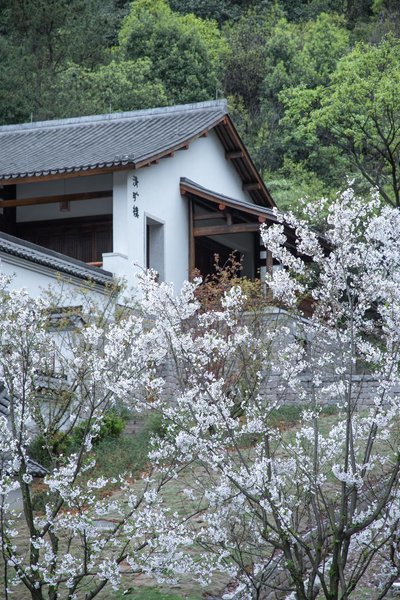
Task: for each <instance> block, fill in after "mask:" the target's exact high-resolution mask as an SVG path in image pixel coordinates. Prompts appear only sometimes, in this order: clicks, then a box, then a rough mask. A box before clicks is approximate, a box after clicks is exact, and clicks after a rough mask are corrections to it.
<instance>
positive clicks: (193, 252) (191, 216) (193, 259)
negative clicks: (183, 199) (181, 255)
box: [189, 198, 196, 279]
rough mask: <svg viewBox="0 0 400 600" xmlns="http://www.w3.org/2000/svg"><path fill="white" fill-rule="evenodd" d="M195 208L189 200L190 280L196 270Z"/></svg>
mask: <svg viewBox="0 0 400 600" xmlns="http://www.w3.org/2000/svg"><path fill="white" fill-rule="evenodd" d="M193 226H194V206H193V200H192V199H191V198H189V279H190V277H191V276H192V273H193V271H194V269H195V268H196V250H195V243H194V234H193Z"/></svg>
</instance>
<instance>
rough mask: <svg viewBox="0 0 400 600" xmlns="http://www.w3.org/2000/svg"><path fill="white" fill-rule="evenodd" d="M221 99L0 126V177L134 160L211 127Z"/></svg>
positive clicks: (218, 116) (223, 109) (221, 106)
mask: <svg viewBox="0 0 400 600" xmlns="http://www.w3.org/2000/svg"><path fill="white" fill-rule="evenodd" d="M226 113H227V106H226V101H225V100H216V101H212V102H200V103H197V104H186V105H182V106H172V107H165V108H156V109H150V110H139V111H134V112H125V113H114V114H109V115H97V116H90V117H79V118H73V119H60V120H56V121H42V122H36V123H26V124H22V125H5V126H3V127H0V181H1V180H7V179H13V178H17V177H31V176H43V175H52V174H58V173H74V172H79V171H87V170H92V169H96V168H104V167H110V168H113V167H117V166H123V165H129V164H132V165H133V166H134V165H135V164H138V163H140V162H141V161H144V160H146V159H149V158H152V157H155V156H157V155H158V154H160V153H163V152H166V151H168V150H169V149H173V148H177V147H179V146H182V145H184V144H185V142H188V141H189V140H191V139H192V138H195V137H196V136H197V135H199V134H201V133H202V132H203V131H206V130H208V129H211V128H212V127H214V126H215V125H216V124H217V123H218V122H219V121H221V119H222V118H223V117H224V115H225V114H226Z"/></svg>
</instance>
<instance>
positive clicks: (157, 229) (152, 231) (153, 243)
mask: <svg viewBox="0 0 400 600" xmlns="http://www.w3.org/2000/svg"><path fill="white" fill-rule="evenodd" d="M164 262H165V261H164V224H163V223H160V221H156V220H155V219H152V218H150V217H146V268H147V269H154V271H157V273H158V280H159V281H164V279H165V272H164Z"/></svg>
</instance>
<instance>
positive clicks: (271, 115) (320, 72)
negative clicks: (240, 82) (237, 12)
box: [256, 13, 349, 171]
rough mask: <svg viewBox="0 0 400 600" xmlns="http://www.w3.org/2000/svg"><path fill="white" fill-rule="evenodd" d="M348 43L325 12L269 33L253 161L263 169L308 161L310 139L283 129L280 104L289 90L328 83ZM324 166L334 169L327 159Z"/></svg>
mask: <svg viewBox="0 0 400 600" xmlns="http://www.w3.org/2000/svg"><path fill="white" fill-rule="evenodd" d="M348 44H349V34H348V32H347V31H346V29H345V26H344V22H343V19H341V18H340V17H338V16H336V15H328V14H325V13H323V14H321V15H319V16H318V17H317V19H316V20H315V21H310V22H307V23H305V24H294V23H289V22H288V21H286V20H285V19H280V20H279V21H278V23H277V24H276V26H275V27H274V29H273V30H272V31H271V35H270V37H269V40H268V43H267V48H266V52H267V57H268V58H267V59H266V64H265V76H264V82H263V96H262V122H263V126H262V127H261V128H260V129H259V133H258V140H257V142H256V156H257V158H258V161H259V163H260V164H261V168H262V169H263V170H264V169H266V170H269V171H276V170H277V169H280V168H281V167H282V166H283V163H284V159H285V157H287V158H291V159H292V160H295V161H296V162H297V161H304V160H305V159H308V158H309V153H310V150H311V151H313V150H314V146H313V145H312V144H311V148H309V147H308V145H309V144H310V141H309V140H306V141H305V140H303V138H302V137H301V136H297V137H296V136H295V135H293V133H292V130H291V127H286V124H285V123H286V122H285V120H284V119H283V118H284V115H285V106H284V100H285V98H286V95H287V94H288V93H289V92H288V90H292V89H303V88H304V89H307V90H314V89H315V88H316V87H318V86H319V85H322V84H323V83H324V82H327V81H328V79H329V75H330V73H331V72H332V71H333V70H334V68H335V66H336V64H337V62H338V60H339V59H340V58H341V57H342V56H343V55H344V54H345V53H346V51H347V49H348ZM310 93H312V92H310ZM305 142H306V146H305ZM271 149H272V152H271ZM319 160H320V157H319ZM327 162H328V163H329V165H331V164H332V163H331V157H329V158H328V161H327ZM313 166H314V164H313V162H312V161H311V165H308V168H309V170H314V169H313ZM325 167H326V165H325V164H324V166H323V170H325Z"/></svg>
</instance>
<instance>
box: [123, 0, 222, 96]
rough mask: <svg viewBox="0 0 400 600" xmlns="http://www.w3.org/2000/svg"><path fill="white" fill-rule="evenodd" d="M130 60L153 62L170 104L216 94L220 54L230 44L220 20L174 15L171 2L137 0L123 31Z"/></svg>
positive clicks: (127, 58)
mask: <svg viewBox="0 0 400 600" xmlns="http://www.w3.org/2000/svg"><path fill="white" fill-rule="evenodd" d="M119 39H120V53H121V56H122V57H123V59H124V60H134V61H136V60H139V59H143V58H146V59H148V60H149V61H151V65H152V73H153V76H154V78H155V80H156V81H160V82H162V84H163V86H164V89H165V92H166V95H167V100H168V102H169V103H172V104H173V103H184V102H195V101H201V100H209V99H210V98H214V97H215V93H216V90H217V89H218V77H217V75H218V57H219V54H220V52H221V51H222V48H223V46H224V42H223V39H222V37H221V35H220V33H219V31H218V29H217V26H216V23H213V22H212V21H202V20H201V19H199V18H198V17H196V16H194V15H191V14H189V15H184V16H181V15H179V14H177V13H174V12H173V11H172V10H171V9H170V7H169V6H168V4H167V2H166V0H137V1H136V2H134V3H133V4H132V8H131V12H130V13H129V15H128V16H127V17H126V18H125V20H124V23H123V25H122V28H121V31H120V36H119Z"/></svg>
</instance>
